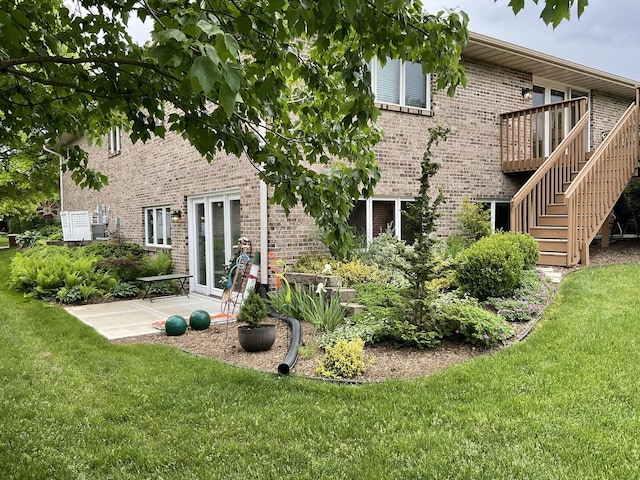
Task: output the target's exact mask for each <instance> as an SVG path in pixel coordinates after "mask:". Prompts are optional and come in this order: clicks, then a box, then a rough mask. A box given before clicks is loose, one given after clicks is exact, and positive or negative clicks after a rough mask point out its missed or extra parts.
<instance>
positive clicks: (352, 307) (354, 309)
mask: <svg viewBox="0 0 640 480" xmlns="http://www.w3.org/2000/svg"><path fill="white" fill-rule="evenodd" d="M340 306H341V307H344V308H345V309H346V311H347V312H346V313H347V316H351V315H355V314H356V313H362V312H364V311H365V310H366V308H367V307H365V306H364V305H360V304H359V303H347V302H341V303H340Z"/></svg>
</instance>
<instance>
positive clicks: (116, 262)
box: [96, 257, 140, 282]
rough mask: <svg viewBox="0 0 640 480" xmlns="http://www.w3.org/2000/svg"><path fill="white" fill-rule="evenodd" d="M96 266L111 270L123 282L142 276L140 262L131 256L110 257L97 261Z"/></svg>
mask: <svg viewBox="0 0 640 480" xmlns="http://www.w3.org/2000/svg"><path fill="white" fill-rule="evenodd" d="M96 268H99V269H102V270H106V271H108V272H110V273H111V274H112V275H113V276H114V277H115V278H117V279H118V280H120V281H121V282H126V281H129V280H135V279H136V278H137V277H139V276H140V262H139V261H138V260H134V259H131V258H129V257H109V258H105V259H104V260H100V261H99V262H97V263H96Z"/></svg>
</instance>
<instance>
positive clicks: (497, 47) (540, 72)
mask: <svg viewBox="0 0 640 480" xmlns="http://www.w3.org/2000/svg"><path fill="white" fill-rule="evenodd" d="M462 56H463V57H467V58H473V59H476V60H481V61H483V62H487V63H492V64H495V65H499V66H502V67H507V68H511V69H514V70H519V71H521V72H526V73H530V74H532V75H535V76H538V77H543V78H547V79H549V80H553V81H555V82H558V83H563V84H566V85H574V86H580V87H583V88H590V89H593V90H600V91H603V92H606V93H609V94H611V95H616V96H620V97H624V98H628V99H629V100H631V101H634V100H635V97H636V85H638V84H639V82H636V81H634V80H631V79H629V78H625V77H620V76H618V75H613V74H610V73H607V72H603V71H601V70H596V69H594V68H590V67H586V66H584V65H580V64H578V63H573V62H570V61H568V60H563V59H561V58H558V57H554V56H551V55H547V54H544V53H541V52H537V51H535V50H531V49H529V48H525V47H521V46H519V45H515V44H513V43H508V42H504V41H502V40H498V39H495V38H491V37H488V36H486V35H481V34H479V33H474V32H469V43H468V44H467V45H466V46H465V47H464V49H463V51H462Z"/></svg>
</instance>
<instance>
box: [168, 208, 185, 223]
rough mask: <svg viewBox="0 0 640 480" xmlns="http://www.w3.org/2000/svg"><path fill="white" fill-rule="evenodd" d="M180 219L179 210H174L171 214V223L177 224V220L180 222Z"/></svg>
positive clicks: (180, 213)
mask: <svg viewBox="0 0 640 480" xmlns="http://www.w3.org/2000/svg"><path fill="white" fill-rule="evenodd" d="M180 217H182V212H181V211H180V210H174V211H173V212H171V221H172V222H177V221H178V220H180Z"/></svg>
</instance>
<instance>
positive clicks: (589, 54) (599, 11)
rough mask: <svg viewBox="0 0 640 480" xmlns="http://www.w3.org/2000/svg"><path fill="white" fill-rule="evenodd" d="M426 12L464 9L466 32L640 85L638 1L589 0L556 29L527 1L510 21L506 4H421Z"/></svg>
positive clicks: (467, 0) (469, 0) (464, 0)
mask: <svg viewBox="0 0 640 480" xmlns="http://www.w3.org/2000/svg"><path fill="white" fill-rule="evenodd" d="M423 3H424V5H425V7H426V10H427V11H428V12H429V13H435V12H437V11H440V10H443V9H454V8H456V7H458V8H457V9H458V10H464V11H465V12H466V13H467V14H468V15H469V30H470V31H472V32H476V33H480V34H483V35H487V36H490V37H493V38H497V39H499V40H503V41H506V42H510V43H514V44H516V45H522V46H524V47H527V48H530V49H533V50H537V51H539V52H542V53H545V54H548V55H553V56H555V57H559V58H562V59H565V60H570V61H572V62H575V63H579V64H582V65H585V66H587V67H591V68H595V69H598V70H603V71H605V72H608V73H613V74H616V75H620V76H622V77H626V78H630V79H632V80H636V81H638V82H639V83H640V26H639V25H638V22H640V1H638V0H589V5H588V6H587V8H586V9H585V10H584V13H583V14H582V16H581V17H580V18H579V19H578V16H577V11H576V9H575V7H574V9H573V11H572V12H571V20H569V21H568V22H567V21H563V22H562V23H561V24H560V25H559V26H558V27H557V28H556V29H555V30H554V29H553V28H552V27H551V26H547V25H545V23H544V22H543V21H542V19H541V18H540V12H541V11H542V7H543V4H544V0H540V1H539V5H536V4H535V3H533V1H532V0H526V2H525V7H524V10H521V11H520V12H519V13H518V15H516V16H514V14H513V10H512V9H511V7H509V5H508V4H509V2H508V0H497V1H495V2H494V0H423Z"/></svg>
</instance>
